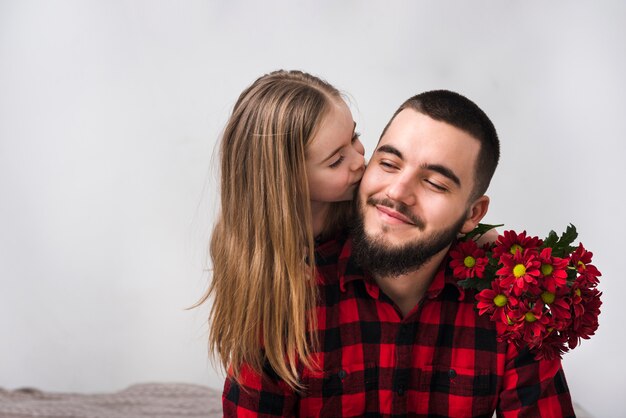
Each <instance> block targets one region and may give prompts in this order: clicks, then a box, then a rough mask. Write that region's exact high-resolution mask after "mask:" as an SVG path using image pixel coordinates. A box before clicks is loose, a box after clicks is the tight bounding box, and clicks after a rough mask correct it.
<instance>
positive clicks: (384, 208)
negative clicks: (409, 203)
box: [376, 205, 415, 225]
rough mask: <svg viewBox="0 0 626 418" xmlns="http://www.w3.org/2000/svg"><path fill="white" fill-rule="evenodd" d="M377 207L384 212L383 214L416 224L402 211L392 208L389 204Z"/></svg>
mask: <svg viewBox="0 0 626 418" xmlns="http://www.w3.org/2000/svg"><path fill="white" fill-rule="evenodd" d="M376 209H377V210H378V212H379V213H382V214H383V216H386V217H389V218H393V219H395V220H398V221H400V222H402V223H405V224H409V225H415V224H414V223H413V222H412V221H411V220H410V219H409V218H407V217H406V216H404V215H403V214H401V213H400V212H398V211H395V210H393V209H391V208H390V207H388V206H383V205H376Z"/></svg>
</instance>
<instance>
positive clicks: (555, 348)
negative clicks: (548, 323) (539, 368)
mask: <svg viewBox="0 0 626 418" xmlns="http://www.w3.org/2000/svg"><path fill="white" fill-rule="evenodd" d="M566 343H567V336H566V335H563V334H561V333H560V332H557V331H556V330H552V331H551V332H549V333H548V335H546V337H545V338H544V339H543V341H542V342H541V346H540V347H539V349H538V350H537V353H536V355H535V359H537V360H543V359H546V360H554V359H556V358H561V357H562V356H563V353H567V352H568V351H569V348H568V347H567V346H566Z"/></svg>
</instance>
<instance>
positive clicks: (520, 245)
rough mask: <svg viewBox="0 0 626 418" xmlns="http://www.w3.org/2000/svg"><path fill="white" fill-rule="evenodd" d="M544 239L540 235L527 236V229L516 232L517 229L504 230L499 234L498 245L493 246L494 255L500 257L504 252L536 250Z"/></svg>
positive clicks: (513, 252)
mask: <svg viewBox="0 0 626 418" xmlns="http://www.w3.org/2000/svg"><path fill="white" fill-rule="evenodd" d="M541 244H543V241H542V240H540V239H539V238H538V237H527V236H526V231H524V232H522V233H521V234H516V233H515V231H504V233H503V234H502V235H499V236H498V239H497V240H496V245H495V247H494V248H493V256H494V257H495V258H500V257H502V255H504V254H511V255H515V253H517V252H520V253H523V252H524V250H534V249H537V248H539V246H540V245H541Z"/></svg>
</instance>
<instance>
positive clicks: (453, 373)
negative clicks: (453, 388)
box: [448, 369, 456, 379]
mask: <svg viewBox="0 0 626 418" xmlns="http://www.w3.org/2000/svg"><path fill="white" fill-rule="evenodd" d="M448 377H449V378H450V379H454V378H455V377H456V370H454V369H450V370H448Z"/></svg>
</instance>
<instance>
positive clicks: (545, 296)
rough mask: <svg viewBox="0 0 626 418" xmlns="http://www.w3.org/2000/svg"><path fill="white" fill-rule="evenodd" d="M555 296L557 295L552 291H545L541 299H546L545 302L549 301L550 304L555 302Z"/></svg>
mask: <svg viewBox="0 0 626 418" xmlns="http://www.w3.org/2000/svg"><path fill="white" fill-rule="evenodd" d="M555 298H556V296H555V295H554V293H552V292H543V293H542V294H541V300H542V301H544V303H547V304H548V305H550V304H551V303H553V302H554V299H555Z"/></svg>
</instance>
